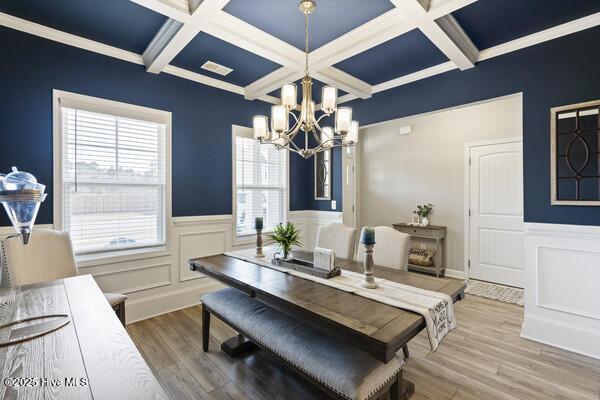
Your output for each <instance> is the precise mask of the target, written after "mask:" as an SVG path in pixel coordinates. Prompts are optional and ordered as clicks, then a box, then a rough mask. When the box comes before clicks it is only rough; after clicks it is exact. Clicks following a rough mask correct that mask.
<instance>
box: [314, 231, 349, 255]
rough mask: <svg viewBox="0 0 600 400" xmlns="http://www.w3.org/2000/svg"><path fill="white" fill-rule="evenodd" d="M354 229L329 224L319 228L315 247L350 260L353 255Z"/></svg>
mask: <svg viewBox="0 0 600 400" xmlns="http://www.w3.org/2000/svg"><path fill="white" fill-rule="evenodd" d="M355 237H356V229H354V228H350V227H349V226H346V225H344V224H338V223H335V224H329V225H323V226H320V227H319V231H318V232H317V243H316V247H322V248H325V249H330V250H333V251H334V253H335V256H336V257H339V258H346V259H349V260H351V259H352V257H353V255H354V240H355Z"/></svg>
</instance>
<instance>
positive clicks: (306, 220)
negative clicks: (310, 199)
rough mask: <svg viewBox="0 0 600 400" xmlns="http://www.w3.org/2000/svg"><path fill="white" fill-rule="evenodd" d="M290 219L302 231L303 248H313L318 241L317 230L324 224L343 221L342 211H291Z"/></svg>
mask: <svg viewBox="0 0 600 400" xmlns="http://www.w3.org/2000/svg"><path fill="white" fill-rule="evenodd" d="M288 221H289V222H292V223H293V224H294V225H296V227H297V228H298V229H299V230H300V232H301V237H300V239H301V242H302V248H303V249H305V250H313V249H314V248H315V243H316V242H317V232H318V231H319V227H320V226H322V225H327V224H333V223H341V222H342V213H341V212H337V211H313V210H304V211H290V212H289V213H288Z"/></svg>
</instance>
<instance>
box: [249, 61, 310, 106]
mask: <svg viewBox="0 0 600 400" xmlns="http://www.w3.org/2000/svg"><path fill="white" fill-rule="evenodd" d="M302 75H303V74H302V73H301V72H298V71H296V70H294V69H290V68H288V67H281V68H279V69H276V70H275V71H273V72H271V73H270V74H268V75H265V76H263V77H262V78H260V79H258V80H256V81H254V82H252V83H251V84H249V85H248V86H246V87H245V88H244V92H245V97H246V99H247V100H255V99H258V98H260V97H261V96H263V95H265V94H268V93H271V92H272V91H274V90H277V89H279V88H281V86H282V85H283V84H285V83H289V82H295V81H296V80H298V79H300V78H301V77H302Z"/></svg>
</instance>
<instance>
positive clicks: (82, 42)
mask: <svg viewBox="0 0 600 400" xmlns="http://www.w3.org/2000/svg"><path fill="white" fill-rule="evenodd" d="M0 25H2V26H5V27H7V28H11V29H15V30H17V31H21V32H25V33H29V34H31V35H34V36H38V37H41V38H44V39H48V40H52V41H54V42H58V43H63V44H66V45H69V46H73V47H77V48H80V49H83V50H87V51H91V52H94V53H97V54H102V55H105V56H109V57H113V58H117V59H119V60H123V61H127V62H131V63H134V64H140V65H144V61H143V60H142V56H141V55H139V54H136V53H132V52H130V51H127V50H123V49H119V48H117V47H113V46H109V45H107V44H104V43H100V42H96V41H94V40H90V39H85V38H82V37H81V36H76V35H72V34H70V33H66V32H63V31H59V30H57V29H53V28H49V27H47V26H44V25H40V24H36V23H35V22H31V21H27V20H24V19H21V18H17V17H13V16H12V15H8V14H4V13H0Z"/></svg>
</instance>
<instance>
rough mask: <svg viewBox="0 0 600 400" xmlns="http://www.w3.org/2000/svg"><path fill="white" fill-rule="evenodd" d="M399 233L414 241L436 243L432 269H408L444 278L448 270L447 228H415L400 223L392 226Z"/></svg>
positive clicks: (436, 226)
mask: <svg viewBox="0 0 600 400" xmlns="http://www.w3.org/2000/svg"><path fill="white" fill-rule="evenodd" d="M392 226H393V227H394V229H396V230H397V231H400V232H403V233H407V234H409V235H410V236H411V240H412V239H416V240H419V241H425V242H434V243H435V251H436V255H435V258H434V264H433V266H431V267H424V266H422V265H414V264H410V263H409V264H408V269H409V270H412V271H416V272H425V273H428V274H435V276H437V277H438V278H439V277H440V276H444V272H445V268H446V254H445V253H446V227H445V226H439V225H429V226H415V225H410V224H407V223H403V222H399V223H396V224H393V225H392Z"/></svg>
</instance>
